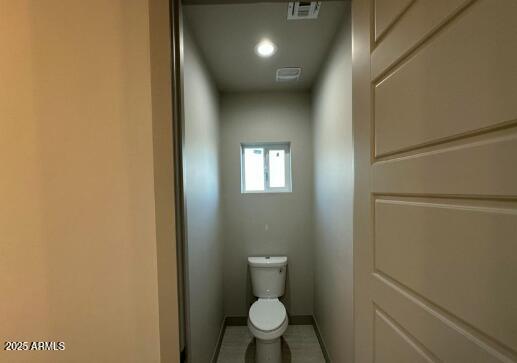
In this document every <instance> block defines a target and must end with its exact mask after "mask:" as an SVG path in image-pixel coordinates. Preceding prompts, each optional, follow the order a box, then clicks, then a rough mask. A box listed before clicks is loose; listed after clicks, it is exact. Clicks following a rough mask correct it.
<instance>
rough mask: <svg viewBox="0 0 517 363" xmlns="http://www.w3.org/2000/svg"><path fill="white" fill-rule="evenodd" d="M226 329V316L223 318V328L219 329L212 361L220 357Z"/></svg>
mask: <svg viewBox="0 0 517 363" xmlns="http://www.w3.org/2000/svg"><path fill="white" fill-rule="evenodd" d="M225 331H226V317H225V318H223V323H222V324H221V330H220V331H219V338H218V339H217V345H216V347H215V350H214V354H212V359H211V360H210V361H211V362H212V363H216V362H217V358H218V357H219V352H220V351H221V345H222V344H223V338H224V332H225Z"/></svg>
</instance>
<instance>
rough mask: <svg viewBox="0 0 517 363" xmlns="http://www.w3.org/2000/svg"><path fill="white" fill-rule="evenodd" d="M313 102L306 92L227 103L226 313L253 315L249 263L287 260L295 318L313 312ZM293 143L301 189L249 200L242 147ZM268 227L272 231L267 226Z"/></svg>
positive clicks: (231, 98) (234, 98)
mask: <svg viewBox="0 0 517 363" xmlns="http://www.w3.org/2000/svg"><path fill="white" fill-rule="evenodd" d="M310 106H311V99H310V95H309V94H308V93H303V92H257V93H227V94H223V95H222V99H221V154H220V155H221V176H222V192H223V206H224V208H223V209H224V233H223V239H224V251H225V254H224V310H225V314H226V315H228V316H247V315H248V310H249V306H250V304H251V303H252V301H253V296H252V294H251V286H250V277H249V270H248V267H247V257H248V256H253V255H262V256H264V255H286V256H288V258H289V261H288V275H287V291H286V295H285V296H284V297H283V301H284V302H285V304H286V308H287V310H288V312H289V313H290V314H296V315H304V314H312V311H313V307H312V304H313V297H312V285H313V271H312V266H313V248H312V243H313V242H312V233H313V231H312V220H311V219H312V190H313V182H312V139H311V113H310ZM270 141H271V142H274V141H278V142H281V141H290V142H291V157H292V172H293V191H292V193H276V194H241V184H240V183H241V174H240V144H241V143H242V142H270ZM266 225H267V227H266Z"/></svg>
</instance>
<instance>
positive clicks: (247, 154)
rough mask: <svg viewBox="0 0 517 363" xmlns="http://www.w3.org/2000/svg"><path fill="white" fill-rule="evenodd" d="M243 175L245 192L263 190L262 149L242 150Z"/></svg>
mask: <svg viewBox="0 0 517 363" xmlns="http://www.w3.org/2000/svg"><path fill="white" fill-rule="evenodd" d="M244 173H245V175H244V180H245V182H246V185H245V190H246V191H262V190H264V149H262V148H246V149H244Z"/></svg>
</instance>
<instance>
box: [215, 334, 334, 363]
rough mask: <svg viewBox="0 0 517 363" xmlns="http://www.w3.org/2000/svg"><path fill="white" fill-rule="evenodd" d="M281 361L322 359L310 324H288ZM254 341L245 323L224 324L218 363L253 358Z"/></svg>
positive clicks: (296, 362)
mask: <svg viewBox="0 0 517 363" xmlns="http://www.w3.org/2000/svg"><path fill="white" fill-rule="evenodd" d="M282 356H283V362H284V363H324V362H325V358H324V357H323V352H322V351H321V347H320V344H319V342H318V338H317V337H316V333H315V332H314V328H313V327H312V325H289V326H288V327H287V330H286V332H285V333H284V335H283V341H282ZM254 358H255V343H254V341H253V337H252V336H251V334H250V332H249V330H248V327H247V326H227V327H226V331H225V333H224V337H223V342H222V344H221V350H220V351H219V357H218V359H217V362H218V363H248V362H254Z"/></svg>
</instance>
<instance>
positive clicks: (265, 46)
mask: <svg viewBox="0 0 517 363" xmlns="http://www.w3.org/2000/svg"><path fill="white" fill-rule="evenodd" d="M275 52H276V45H275V44H274V43H273V42H272V41H270V40H268V39H264V40H262V41H261V42H260V43H258V44H257V46H256V47H255V53H257V54H258V55H259V56H261V57H264V58H267V57H271V56H272V55H273V54H275Z"/></svg>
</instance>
